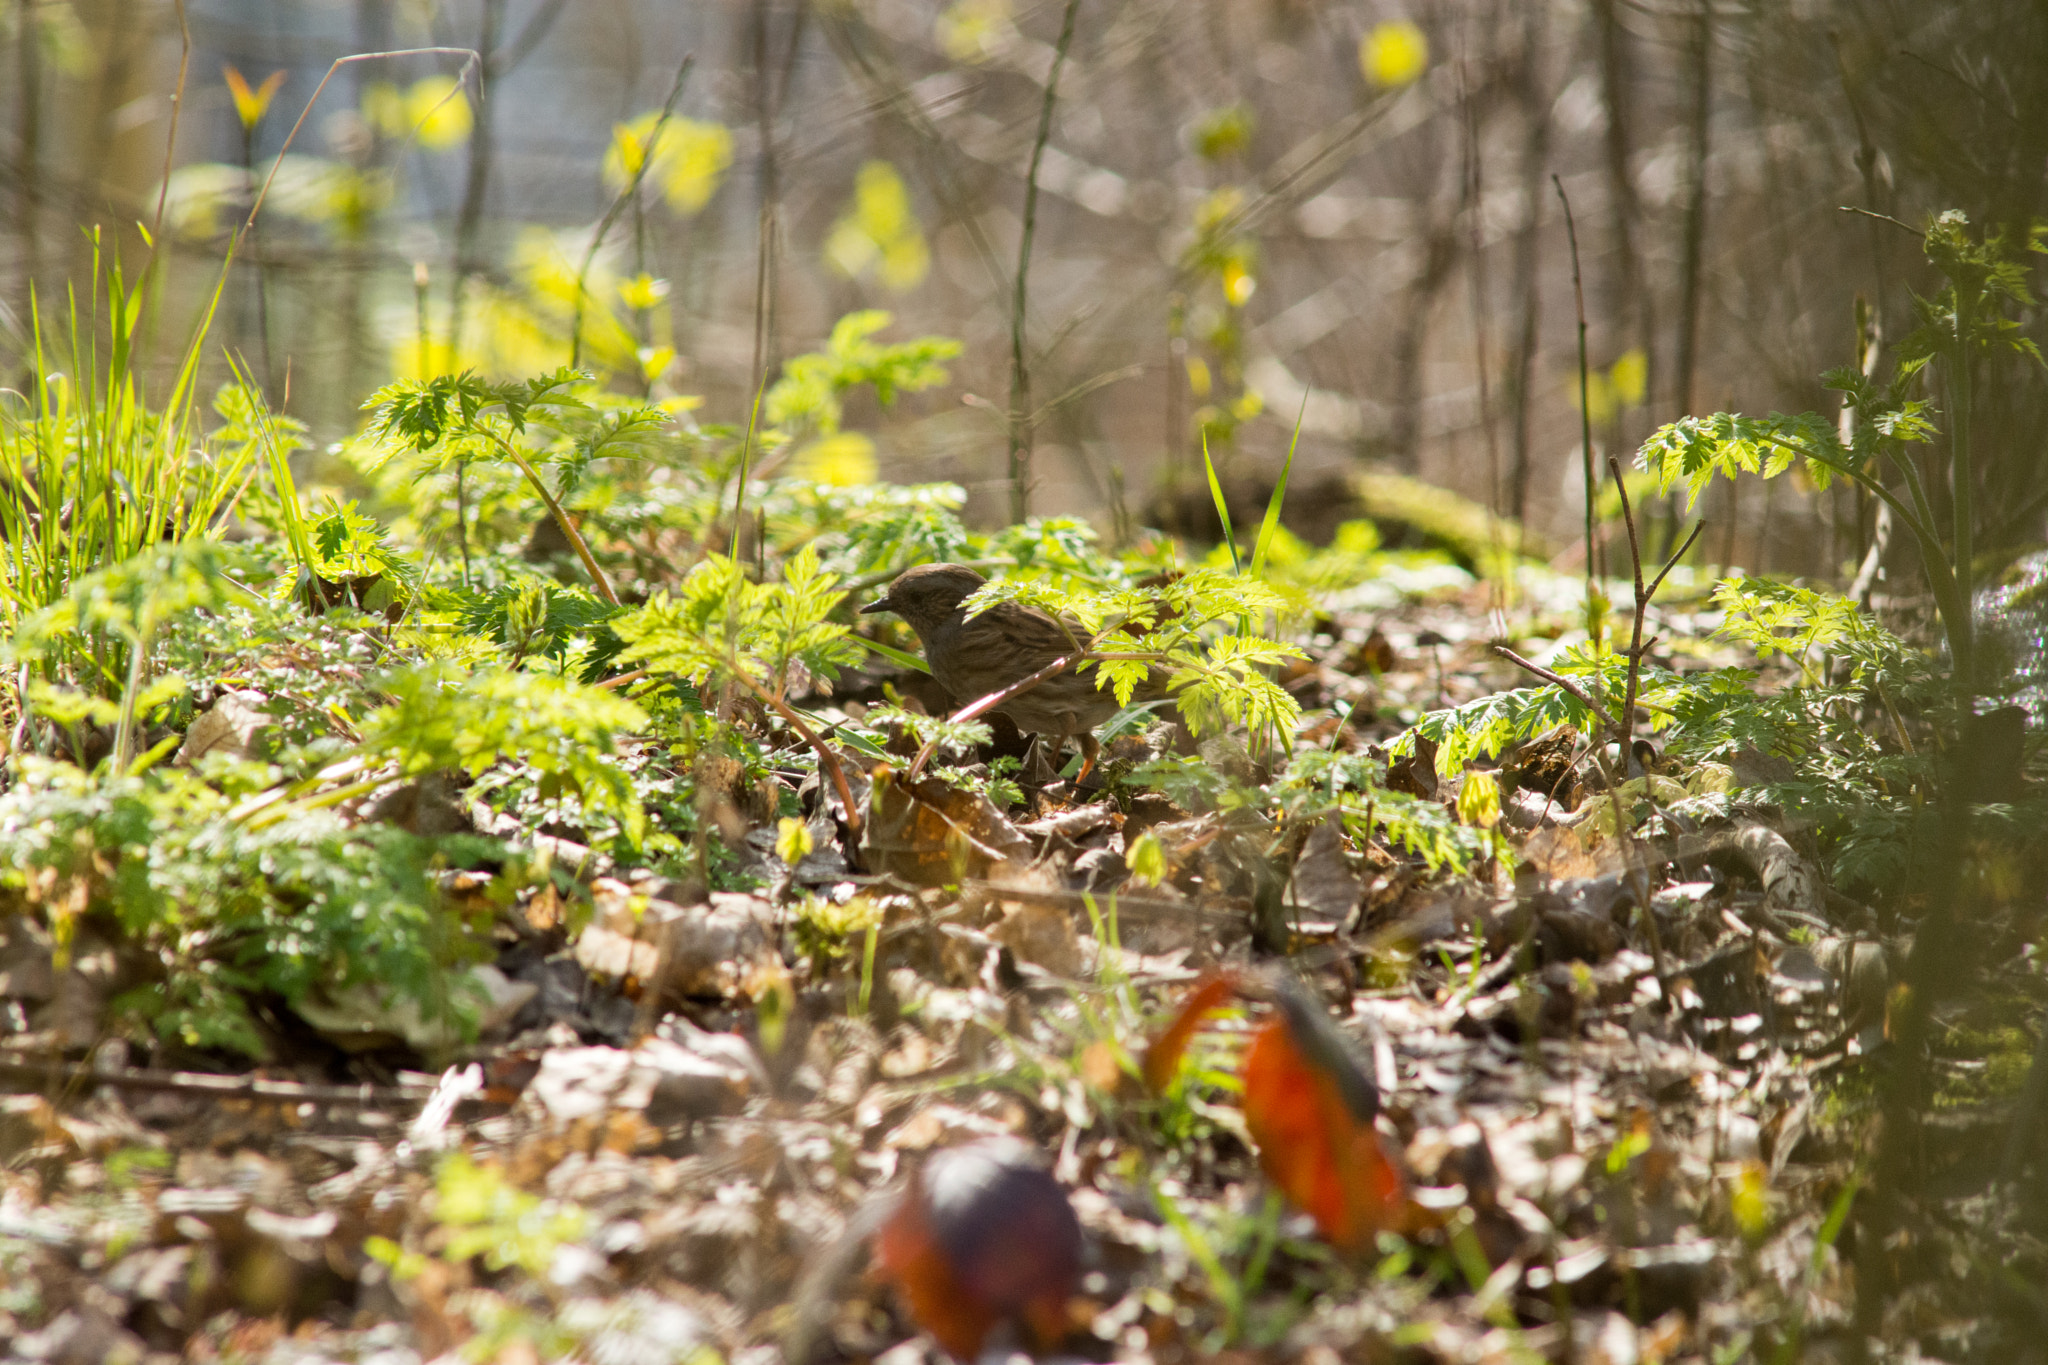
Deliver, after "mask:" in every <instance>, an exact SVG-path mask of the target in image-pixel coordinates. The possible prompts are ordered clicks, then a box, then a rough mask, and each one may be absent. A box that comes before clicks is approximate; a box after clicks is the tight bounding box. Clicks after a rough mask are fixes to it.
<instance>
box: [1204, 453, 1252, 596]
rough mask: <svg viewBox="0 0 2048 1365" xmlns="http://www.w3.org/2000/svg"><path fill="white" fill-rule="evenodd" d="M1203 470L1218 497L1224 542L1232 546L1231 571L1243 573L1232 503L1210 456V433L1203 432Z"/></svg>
mask: <svg viewBox="0 0 2048 1365" xmlns="http://www.w3.org/2000/svg"><path fill="white" fill-rule="evenodd" d="M1202 472H1203V473H1204V474H1205V475H1207V476H1208V479H1209V496H1210V497H1212V498H1214V499H1216V517H1217V519H1218V520H1219V521H1221V522H1222V523H1223V543H1224V544H1225V545H1228V546H1229V547H1230V571H1231V572H1232V573H1243V572H1244V562H1243V561H1242V560H1240V559H1239V558H1238V556H1237V536H1236V534H1235V533H1234V532H1233V531H1232V530H1231V529H1230V504H1229V503H1228V502H1226V501H1224V498H1223V485H1222V483H1221V482H1220V481H1218V479H1217V478H1216V462H1215V461H1214V460H1212V459H1210V458H1209V433H1208V432H1206V431H1205V432H1203V433H1202Z"/></svg>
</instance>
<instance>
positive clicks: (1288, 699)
mask: <svg viewBox="0 0 2048 1365" xmlns="http://www.w3.org/2000/svg"><path fill="white" fill-rule="evenodd" d="M999 602H1021V603H1024V604H1025V605H1028V606H1034V607H1038V608H1040V609H1042V610H1044V611H1047V612H1049V613H1051V614H1052V615H1053V616H1054V617H1056V618H1057V617H1062V616H1064V617H1071V618H1072V619H1073V620H1075V621H1076V622H1078V623H1079V625H1080V632H1078V633H1077V636H1076V639H1075V647H1076V649H1081V648H1086V647H1089V646H1091V645H1092V647H1093V651H1094V653H1095V655H1096V657H1095V658H1094V659H1092V660H1090V661H1089V662H1087V663H1085V664H1083V665H1082V668H1083V669H1085V670H1090V671H1092V672H1093V674H1094V676H1095V678H1096V686H1097V687H1104V688H1108V689H1109V690H1110V691H1112V692H1113V693H1114V694H1115V696H1116V699H1117V704H1118V705H1119V706H1129V705H1130V704H1131V700H1132V698H1133V696H1135V695H1136V692H1137V689H1138V688H1139V687H1140V686H1142V685H1144V684H1145V683H1146V681H1147V680H1148V678H1150V677H1151V676H1152V672H1153V670H1154V669H1160V670H1163V671H1164V672H1165V674H1166V676H1167V682H1166V686H1167V688H1168V690H1169V691H1170V692H1171V693H1172V695H1173V698H1174V700H1175V701H1176V702H1177V703H1178V704H1179V706H1180V709H1181V714H1182V715H1183V716H1184V717H1185V718H1186V719H1187V722H1188V726H1189V728H1190V729H1191V730H1192V731H1193V732H1194V733H1195V734H1197V735H1201V734H1207V733H1209V732H1212V731H1214V730H1217V729H1220V728H1222V727H1224V726H1226V725H1242V726H1244V727H1245V728H1246V729H1247V730H1249V731H1250V732H1251V735H1252V738H1253V741H1254V742H1255V743H1258V744H1262V745H1273V744H1281V743H1284V742H1285V741H1286V740H1287V739H1288V738H1289V737H1290V736H1292V734H1293V733H1294V728H1295V726H1296V724H1297V723H1298V722H1299V721H1300V719H1301V705H1300V703H1299V702H1297V701H1296V700H1295V699H1294V696H1293V695H1292V694H1291V693H1289V692H1288V691H1287V690H1286V689H1285V688H1283V687H1281V686H1280V684H1279V683H1278V682H1276V681H1275V680H1274V679H1273V677H1272V676H1271V674H1270V673H1269V672H1268V670H1270V669H1272V668H1273V667H1275V666H1276V665H1278V664H1280V663H1282V662H1283V661H1285V660H1287V659H1294V658H1301V657H1303V656H1302V652H1301V651H1300V650H1299V649H1297V648H1296V647H1295V646H1293V645H1289V644H1282V643H1281V642H1279V641H1277V640H1270V639H1265V638H1262V637H1259V636H1255V635H1250V634H1237V633H1226V630H1225V626H1226V623H1227V624H1228V627H1229V629H1230V631H1232V632H1234V631H1235V629H1236V623H1237V621H1238V619H1239V618H1240V617H1249V618H1255V619H1256V618H1262V617H1263V616H1264V615H1265V614H1266V613H1267V612H1278V611H1282V610H1284V609H1286V608H1288V607H1290V606H1292V605H1293V602H1292V600H1291V599H1289V598H1288V597H1287V596H1286V595H1284V594H1282V593H1281V592H1279V591H1278V590H1277V589H1275V588H1273V587H1271V586H1269V585H1267V584H1265V583H1262V582H1260V581H1258V580H1257V579H1253V578H1247V577H1244V576H1243V575H1240V574H1236V573H1231V572H1226V571H1224V570H1221V569H1211V568H1200V569H1191V570H1189V571H1187V572H1186V573H1183V574H1180V575H1178V576H1177V577H1175V578H1173V579H1171V580H1169V581H1168V582H1166V583H1164V584H1160V585H1147V586H1144V587H1125V588H1117V589H1113V590H1110V591H1103V592H1087V591H1070V590H1067V589H1064V588H1061V587H1059V586H1056V585H1055V584H1053V583H1050V582H1047V581H1045V580H1042V579H1031V578H1017V577H1012V578H1002V579H998V580H996V581H994V582H991V583H989V584H987V585H985V586H984V587H982V588H981V589H979V590H978V591H976V592H975V594H974V595H973V596H972V597H970V598H968V599H967V610H968V613H969V615H970V616H972V615H974V614H976V613H978V612H981V611H986V610H987V609H988V608H990V607H993V606H995V605H996V604H997V603H999Z"/></svg>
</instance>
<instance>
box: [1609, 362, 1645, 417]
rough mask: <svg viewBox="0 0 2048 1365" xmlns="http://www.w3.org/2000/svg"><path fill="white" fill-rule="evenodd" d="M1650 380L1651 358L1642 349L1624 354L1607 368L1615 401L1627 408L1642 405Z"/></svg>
mask: <svg viewBox="0 0 2048 1365" xmlns="http://www.w3.org/2000/svg"><path fill="white" fill-rule="evenodd" d="M1649 379H1650V358H1649V357H1648V356H1646V355H1644V354H1643V352H1642V350H1641V348H1637V349H1635V350H1631V351H1624V352H1622V354H1621V358H1620V359H1618V360H1616V361H1615V362H1614V363H1613V364H1612V365H1610V366H1608V367H1607V383H1608V386H1609V387H1610V388H1611V389H1613V391H1614V401H1615V402H1616V403H1618V404H1620V405H1621V406H1622V407H1625V408H1633V407H1639V406H1641V405H1642V401H1643V395H1644V392H1645V389H1646V386H1647V385H1648V383H1649Z"/></svg>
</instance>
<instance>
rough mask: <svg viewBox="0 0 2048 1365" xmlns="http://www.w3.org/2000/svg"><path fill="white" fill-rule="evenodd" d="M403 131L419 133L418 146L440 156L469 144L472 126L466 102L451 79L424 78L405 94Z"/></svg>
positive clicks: (456, 84) (473, 124) (457, 83)
mask: <svg viewBox="0 0 2048 1365" xmlns="http://www.w3.org/2000/svg"><path fill="white" fill-rule="evenodd" d="M405 123H406V131H407V132H411V131H412V130H414V129H418V130H419V140H420V146H422V147H425V148H426V149H427V150H428V151H432V152H444V151H447V150H448V149H449V148H450V147H460V146H461V145H462V144H463V143H465V142H467V141H469V134H470V130H471V129H473V128H474V127H475V126H476V119H475V116H474V115H472V114H471V113H470V110H469V98H468V96H467V95H466V94H465V93H464V92H463V89H462V86H461V84H460V83H459V82H458V81H457V80H456V79H455V77H453V76H426V77H423V78H421V79H420V80H417V81H414V82H413V85H412V89H410V90H408V91H406V93H405Z"/></svg>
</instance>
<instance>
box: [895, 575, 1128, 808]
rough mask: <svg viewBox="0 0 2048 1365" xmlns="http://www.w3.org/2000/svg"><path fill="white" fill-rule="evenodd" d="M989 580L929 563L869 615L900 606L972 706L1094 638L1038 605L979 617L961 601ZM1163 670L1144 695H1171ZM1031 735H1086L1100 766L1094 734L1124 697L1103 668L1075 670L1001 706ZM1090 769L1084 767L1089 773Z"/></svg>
mask: <svg viewBox="0 0 2048 1365" xmlns="http://www.w3.org/2000/svg"><path fill="white" fill-rule="evenodd" d="M987 581H988V580H987V579H985V578H983V577H982V576H981V575H980V574H978V573H976V572H975V571H974V570H972V569H970V568H968V567H967V566H966V565H964V564H924V565H920V566H918V567H917V568H915V569H911V570H909V571H907V572H906V573H904V574H903V575H901V576H900V577H898V578H897V580H896V581H895V582H894V583H891V584H890V585H889V591H888V592H887V593H886V594H885V595H884V596H883V597H881V598H880V599H879V600H877V601H874V602H870V603H869V604H868V605H867V606H865V607H862V608H861V613H862V614H863V615H867V614H871V613H873V612H878V611H893V612H895V613H896V614H897V615H898V616H900V617H902V618H903V619H904V620H905V621H907V622H909V623H910V628H911V629H912V630H914V631H916V632H917V638H918V642H919V643H920V644H922V645H923V646H924V657H925V661H926V662H927V663H928V664H930V665H931V670H932V676H933V677H934V678H936V679H938V682H939V686H941V687H943V688H945V689H946V691H947V692H948V693H950V694H951V695H952V697H953V701H954V704H955V705H957V706H965V705H967V704H968V703H969V702H972V701H976V700H979V699H980V698H982V697H985V696H987V695H988V694H989V693H991V692H996V691H999V690H1001V689H1002V688H1004V687H1007V686H1009V685H1010V684H1011V683H1014V682H1016V681H1018V680H1019V679H1021V678H1026V677H1029V676H1030V675H1031V674H1033V673H1035V672H1037V671H1038V670H1039V669H1041V668H1044V667H1045V666H1046V665H1048V664H1050V663H1052V662H1053V661H1055V660H1057V659H1059V658H1062V657H1064V656H1066V655H1069V654H1072V653H1073V652H1074V649H1075V647H1076V645H1085V644H1087V643H1088V632H1087V630H1085V629H1084V628H1083V627H1082V626H1081V624H1080V623H1079V622H1078V621H1074V620H1072V619H1071V618H1068V619H1067V620H1065V621H1064V623H1063V622H1062V621H1060V620H1058V619H1055V618H1054V617H1053V616H1051V615H1049V614H1048V613H1046V612H1043V611H1040V610H1039V609H1038V608H1036V607H1027V606H1023V605H1021V604H1019V603H1016V602H1003V603H999V604H997V605H996V606H994V607H991V608H990V609H989V610H987V611H985V612H982V613H981V614H980V615H978V616H975V617H974V618H972V619H971V620H970V619H969V618H968V616H967V612H966V610H965V608H963V607H962V606H961V603H962V602H964V601H966V600H967V598H968V596H969V595H970V594H972V593H973V592H974V590H975V589H977V588H979V587H981V586H982V584H984V583H986V582H987ZM1165 681H1166V675H1165V674H1164V673H1163V672H1162V671H1161V670H1158V669H1154V670H1152V676H1151V677H1150V678H1149V679H1147V681H1146V684H1145V685H1144V686H1143V687H1141V688H1139V691H1138V695H1139V697H1140V698H1141V699H1149V698H1155V697H1162V696H1165V695H1166V690H1165ZM995 710H996V711H998V712H1000V713H1001V714H1003V715H1006V716H1008V717H1009V718H1010V719H1011V720H1013V721H1015V722H1016V723H1017V728H1018V729H1020V730H1023V731H1025V732H1027V733H1030V734H1038V735H1050V736H1053V737H1054V738H1055V739H1056V740H1064V739H1065V737H1066V736H1068V735H1079V736H1080V737H1081V741H1082V748H1083V750H1084V751H1085V752H1086V753H1087V754H1088V756H1089V763H1090V765H1091V766H1092V764H1093V757H1094V753H1095V748H1096V746H1095V740H1094V735H1093V731H1094V730H1095V728H1096V727H1097V726H1099V725H1101V724H1102V723H1103V722H1105V721H1107V720H1108V719H1109V718H1110V717H1111V716H1113V715H1115V714H1116V713H1117V710H1118V707H1117V701H1116V694H1115V693H1114V692H1112V691H1111V690H1109V689H1107V688H1097V687H1096V685H1095V670H1094V669H1092V668H1091V669H1088V670H1086V671H1085V672H1081V673H1075V672H1073V671H1072V670H1069V671H1067V672H1064V673H1058V674H1055V675H1054V676H1052V677H1050V678H1047V679H1046V680H1045V681H1043V682H1041V683H1038V684H1037V685H1036V686H1034V687H1032V688H1030V689H1029V690H1027V691H1025V692H1021V693H1019V694H1018V695H1017V696H1015V697H1012V698H1011V699H1010V700H1009V701H1007V702H1005V703H1003V704H1002V705H1001V706H998V707H996V708H995ZM1086 770H1087V769H1086V768H1085V767H1084V768H1083V772H1085V771H1086Z"/></svg>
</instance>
